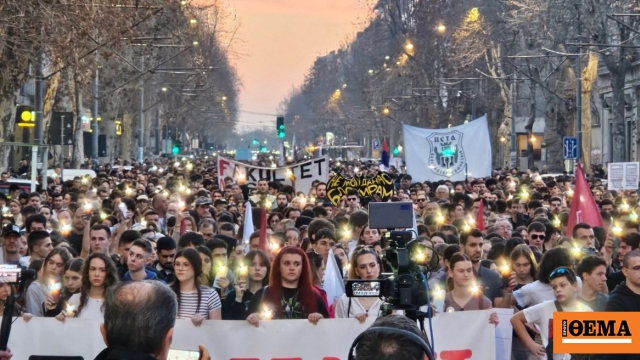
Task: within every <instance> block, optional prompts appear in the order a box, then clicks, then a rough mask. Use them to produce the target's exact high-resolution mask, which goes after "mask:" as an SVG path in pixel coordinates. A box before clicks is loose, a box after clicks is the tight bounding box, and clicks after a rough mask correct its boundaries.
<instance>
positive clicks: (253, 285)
mask: <svg viewBox="0 0 640 360" xmlns="http://www.w3.org/2000/svg"><path fill="white" fill-rule="evenodd" d="M242 266H244V267H246V270H245V269H244V268H242ZM270 269H271V264H270V263H269V257H268V256H267V254H265V253H264V252H262V250H252V251H249V252H248V253H247V255H246V256H245V257H244V259H243V262H242V263H241V264H240V266H239V267H236V268H235V273H236V275H237V276H238V277H237V278H236V280H235V281H234V290H232V291H231V292H230V293H229V294H227V297H226V298H225V299H224V302H223V303H222V320H245V319H246V318H247V310H248V308H249V303H250V301H251V298H252V297H253V295H254V294H256V293H257V292H258V291H259V290H260V289H262V288H263V287H265V286H267V285H268V284H269V271H270ZM245 271H246V274H243V272H245Z"/></svg>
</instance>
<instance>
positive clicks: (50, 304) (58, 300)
mask: <svg viewBox="0 0 640 360" xmlns="http://www.w3.org/2000/svg"><path fill="white" fill-rule="evenodd" d="M83 266H84V260H83V259H82V258H76V259H71V260H69V261H68V262H67V264H66V265H65V266H64V272H63V281H62V291H61V292H60V293H59V294H55V293H54V294H51V293H50V294H49V295H47V299H46V300H45V302H44V307H45V311H44V316H45V317H55V316H57V315H58V314H60V312H62V310H64V309H63V306H64V305H66V304H67V302H68V301H69V299H70V298H71V296H73V295H75V294H77V293H79V292H80V289H81V287H82V268H83Z"/></svg>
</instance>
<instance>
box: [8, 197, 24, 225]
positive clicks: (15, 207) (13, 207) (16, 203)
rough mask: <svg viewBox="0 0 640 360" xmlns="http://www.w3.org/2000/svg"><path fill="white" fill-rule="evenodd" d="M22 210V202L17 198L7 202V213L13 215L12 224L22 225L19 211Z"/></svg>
mask: <svg viewBox="0 0 640 360" xmlns="http://www.w3.org/2000/svg"><path fill="white" fill-rule="evenodd" d="M21 210H22V204H21V203H20V200H18V199H11V201H10V202H9V215H10V216H12V217H13V221H14V224H16V225H18V226H22V225H24V224H23V219H22V214H21V213H20V211H21Z"/></svg>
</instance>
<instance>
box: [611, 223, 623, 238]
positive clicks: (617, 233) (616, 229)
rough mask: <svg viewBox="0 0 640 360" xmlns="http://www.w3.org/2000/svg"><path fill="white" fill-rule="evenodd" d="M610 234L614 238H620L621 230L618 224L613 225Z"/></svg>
mask: <svg viewBox="0 0 640 360" xmlns="http://www.w3.org/2000/svg"><path fill="white" fill-rule="evenodd" d="M611 233H612V234H613V235H615V236H622V228H621V227H620V225H618V223H614V224H613V226H612V227H611Z"/></svg>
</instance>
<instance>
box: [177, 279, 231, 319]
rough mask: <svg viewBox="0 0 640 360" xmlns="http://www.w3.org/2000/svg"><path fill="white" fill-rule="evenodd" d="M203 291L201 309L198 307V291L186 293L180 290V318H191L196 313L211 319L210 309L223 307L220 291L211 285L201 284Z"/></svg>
mask: <svg viewBox="0 0 640 360" xmlns="http://www.w3.org/2000/svg"><path fill="white" fill-rule="evenodd" d="M200 292H201V293H202V295H201V299H200V309H198V292H197V291H196V292H191V293H185V292H180V307H179V309H178V319H190V318H191V317H193V315H195V314H196V309H198V312H197V313H198V314H200V315H202V316H204V318H205V320H209V311H212V310H218V309H220V308H221V307H222V303H221V302H220V297H219V296H218V293H217V292H216V291H215V290H214V289H212V288H209V287H205V286H201V287H200Z"/></svg>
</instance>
